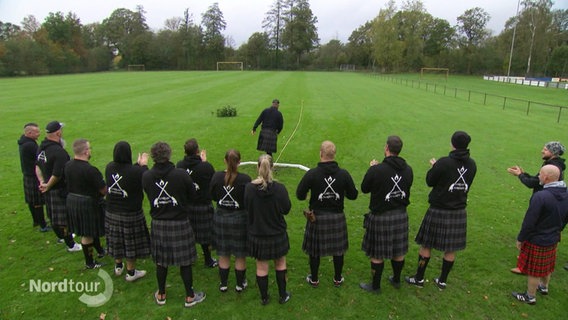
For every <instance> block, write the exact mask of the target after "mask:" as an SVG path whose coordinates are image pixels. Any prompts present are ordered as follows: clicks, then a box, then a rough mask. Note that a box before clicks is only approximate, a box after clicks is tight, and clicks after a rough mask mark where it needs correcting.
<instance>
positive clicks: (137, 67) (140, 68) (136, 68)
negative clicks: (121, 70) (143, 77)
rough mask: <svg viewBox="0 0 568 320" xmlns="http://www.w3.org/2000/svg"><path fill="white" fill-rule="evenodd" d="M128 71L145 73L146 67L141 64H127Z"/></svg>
mask: <svg viewBox="0 0 568 320" xmlns="http://www.w3.org/2000/svg"><path fill="white" fill-rule="evenodd" d="M128 71H146V67H145V65H143V64H129V65H128Z"/></svg>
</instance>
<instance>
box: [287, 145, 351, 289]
mask: <svg viewBox="0 0 568 320" xmlns="http://www.w3.org/2000/svg"><path fill="white" fill-rule="evenodd" d="M335 153H336V148H335V145H334V144H333V142H331V141H324V142H323V143H322V144H321V147H320V152H319V155H320V162H319V163H318V165H317V167H316V168H314V169H311V170H309V171H308V172H306V174H305V175H304V177H303V178H302V180H301V181H300V183H299V184H298V187H297V188H296V197H297V198H298V200H306V197H307V195H308V192H310V203H309V210H310V211H309V212H308V213H307V214H306V218H307V221H306V228H305V232H304V242H303V243H302V250H303V251H304V252H305V253H306V254H308V256H309V262H310V274H308V276H307V277H306V281H307V282H308V284H310V285H311V286H312V287H317V286H318V285H319V276H318V270H319V266H320V257H324V256H333V269H334V271H335V274H334V277H333V284H334V286H336V287H340V286H341V284H343V281H344V280H345V279H344V278H343V275H342V272H343V264H344V254H345V252H346V251H347V249H348V248H349V242H348V237H347V222H346V220H345V213H344V210H343V208H344V204H343V203H344V200H345V198H347V199H350V200H355V199H357V195H358V193H359V192H358V191H357V189H356V188H355V183H354V182H353V178H351V175H350V174H349V172H347V170H345V169H341V168H340V167H339V165H338V164H337V162H336V161H335Z"/></svg>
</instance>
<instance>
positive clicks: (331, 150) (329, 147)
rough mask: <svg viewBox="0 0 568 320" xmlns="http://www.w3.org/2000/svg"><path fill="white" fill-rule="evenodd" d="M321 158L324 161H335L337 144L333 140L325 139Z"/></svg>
mask: <svg viewBox="0 0 568 320" xmlns="http://www.w3.org/2000/svg"><path fill="white" fill-rule="evenodd" d="M320 159H321V161H322V162H325V161H333V160H334V159H335V144H333V142H331V141H327V140H326V141H324V142H322V144H321V147H320Z"/></svg>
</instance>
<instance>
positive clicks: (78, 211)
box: [67, 193, 105, 238]
mask: <svg viewBox="0 0 568 320" xmlns="http://www.w3.org/2000/svg"><path fill="white" fill-rule="evenodd" d="M67 222H68V225H67V227H68V228H69V232H72V233H75V234H77V235H79V236H83V237H94V238H98V237H101V236H104V235H105V225H104V211H103V210H102V209H101V206H100V204H99V201H98V199H93V198H92V197H89V196H84V195H80V194H76V193H69V194H68V195H67Z"/></svg>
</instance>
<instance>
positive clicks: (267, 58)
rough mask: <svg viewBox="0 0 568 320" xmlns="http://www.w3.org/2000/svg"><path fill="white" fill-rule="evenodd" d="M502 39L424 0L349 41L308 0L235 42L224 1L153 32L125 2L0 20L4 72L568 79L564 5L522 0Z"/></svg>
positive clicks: (384, 15) (481, 19)
mask: <svg viewBox="0 0 568 320" xmlns="http://www.w3.org/2000/svg"><path fill="white" fill-rule="evenodd" d="M520 3H521V6H520V8H519V12H518V14H516V15H514V16H512V17H510V18H509V19H508V20H507V22H506V23H505V26H504V29H503V30H502V31H501V32H500V33H499V34H498V35H495V36H494V35H492V34H491V32H490V30H488V29H487V23H488V22H489V20H490V19H491V17H490V16H489V14H488V13H487V12H486V11H485V10H484V9H482V8H479V7H475V8H471V9H468V10H466V11H465V12H463V13H462V14H461V15H460V16H459V17H457V19H456V20H457V24H456V25H451V24H450V23H449V22H448V21H447V20H444V19H440V18H436V17H433V16H432V15H431V14H429V13H428V12H427V10H426V9H425V7H424V4H423V3H422V1H420V0H409V1H405V2H404V3H403V4H402V6H401V7H397V5H396V3H395V1H394V0H390V1H389V2H388V3H387V4H386V5H385V7H384V8H383V9H381V10H380V11H379V12H378V14H377V16H376V17H375V18H374V19H372V20H370V21H366V22H364V23H363V24H362V25H360V26H359V27H358V28H357V29H355V30H353V31H352V33H351V35H350V37H349V39H348V42H347V43H342V42H341V41H339V40H331V41H329V42H328V43H325V44H320V42H319V41H320V39H319V38H318V32H317V26H316V25H317V22H318V20H317V17H316V16H315V15H314V13H313V12H312V10H311V8H310V3H309V0H274V2H273V4H272V5H271V7H270V10H269V11H268V12H266V14H265V16H264V19H263V21H262V26H263V29H264V30H262V31H259V32H254V33H253V34H251V35H250V37H249V38H248V41H247V42H246V43H244V44H242V45H240V46H239V47H238V48H237V47H236V46H235V44H234V40H233V39H232V38H231V37H227V36H225V35H224V34H223V31H224V30H225V28H226V26H227V23H226V22H225V19H224V17H223V12H222V11H221V9H220V8H219V5H218V3H213V4H212V5H211V6H209V7H208V9H207V10H206V11H205V12H204V13H202V14H201V22H200V23H199V24H197V23H196V22H195V20H194V16H193V13H191V12H189V9H185V10H184V12H183V15H182V16H180V17H173V18H170V19H167V20H166V21H165V22H164V27H163V28H162V29H160V30H158V31H152V30H151V29H150V28H149V26H148V24H147V23H146V18H145V14H146V12H145V11H144V8H143V7H142V6H138V7H136V9H135V10H129V9H125V8H119V9H116V10H114V11H113V12H112V13H111V15H110V16H109V17H108V18H106V19H104V20H103V21H102V22H97V23H92V24H86V25H83V24H82V23H81V20H80V19H79V17H77V16H76V14H74V13H72V12H69V13H67V14H64V13H62V12H55V13H53V12H52V13H49V15H48V16H47V17H46V18H45V20H44V21H43V22H41V23H40V22H39V21H38V20H37V19H36V18H35V17H34V16H32V15H29V16H27V17H25V18H24V19H23V20H22V22H21V24H20V25H17V24H13V23H11V22H2V21H0V76H19V75H46V74H65V73H78V72H97V71H108V70H114V69H122V68H126V67H127V66H128V65H133V64H139V65H144V66H145V69H146V70H213V69H215V68H216V62H217V61H242V62H244V65H245V68H246V69H251V70H337V69H338V68H339V66H340V65H342V64H349V65H355V66H356V67H357V69H365V70H372V71H378V72H416V71H419V70H420V68H422V67H438V68H450V70H451V71H452V73H462V74H499V75H509V74H510V75H511V76H513V75H514V76H528V77H540V76H552V77H568V9H554V10H553V9H552V6H553V2H552V1H551V0H524V1H522V2H520Z"/></svg>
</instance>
